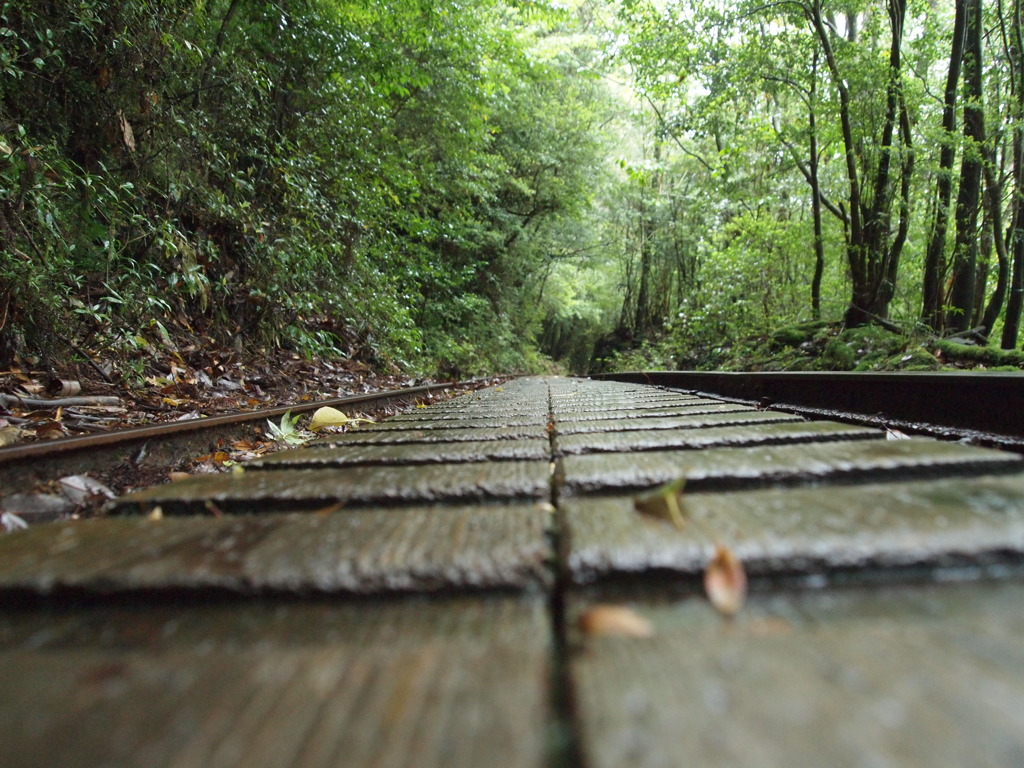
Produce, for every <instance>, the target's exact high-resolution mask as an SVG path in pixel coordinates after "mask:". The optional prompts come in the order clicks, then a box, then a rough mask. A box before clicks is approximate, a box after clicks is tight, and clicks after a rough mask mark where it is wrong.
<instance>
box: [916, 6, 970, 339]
mask: <svg viewBox="0 0 1024 768" xmlns="http://www.w3.org/2000/svg"><path fill="white" fill-rule="evenodd" d="M955 2H956V17H955V19H954V22H953V45H952V49H951V51H950V54H949V71H948V74H947V76H946V90H945V94H944V97H943V101H944V104H943V108H942V132H943V138H942V148H941V149H940V150H939V173H938V179H937V180H936V182H935V198H934V203H933V204H934V206H935V218H934V219H933V221H932V231H931V237H930V238H929V240H928V249H927V251H926V252H925V259H924V293H923V301H922V305H923V306H922V308H921V319H922V320H923V321H924V323H925V324H926V325H928V326H930V327H931V328H933V329H934V330H936V331H940V330H942V321H943V312H942V293H943V291H942V281H943V277H944V275H945V272H946V265H945V259H944V258H943V256H944V254H945V250H946V231H947V229H948V227H949V203H950V200H951V199H952V197H953V160H954V158H955V157H956V136H955V131H956V98H957V89H958V87H959V83H960V69H961V66H962V65H963V59H964V38H965V37H966V30H967V0H955Z"/></svg>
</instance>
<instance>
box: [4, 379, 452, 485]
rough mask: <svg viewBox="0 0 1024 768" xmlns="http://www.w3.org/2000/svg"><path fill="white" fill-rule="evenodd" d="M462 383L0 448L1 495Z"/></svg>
mask: <svg viewBox="0 0 1024 768" xmlns="http://www.w3.org/2000/svg"><path fill="white" fill-rule="evenodd" d="M464 384H465V383H461V384H460V383H452V382H449V383H444V384H427V385H423V386H418V387H410V388H408V389H398V390H385V391H382V392H374V393H368V394H363V395H354V396H351V397H337V398H330V399H326V400H318V401H315V402H308V403H296V404H294V405H281V406H275V407H273V408H266V409H262V410H258V411H238V412H232V413H226V414H221V415H218V416H209V417H205V418H198V419H187V420H184V421H172V422H164V423H161V424H153V425H149V426H144V427H131V428H129V429H122V430H115V431H111V432H104V433H101V434H95V435H85V436H79V437H69V438H62V439H58V440H48V441H44V442H37V443H26V444H24V445H16V446H11V447H8V448H2V449H0V493H6V492H9V491H10V490H11V486H13V485H23V484H25V483H26V482H31V481H36V482H38V481H40V480H45V479H50V478H53V477H56V476H58V475H59V474H60V473H61V472H63V471H64V470H63V469H62V465H64V464H65V463H69V462H74V463H75V464H76V465H77V467H78V469H77V471H88V470H90V469H97V468H106V467H109V466H111V465H112V464H116V463H117V462H119V461H122V460H125V459H132V460H135V461H136V462H137V463H141V461H142V460H143V458H145V457H148V458H149V459H150V460H157V461H163V462H165V463H169V462H171V461H173V460H176V459H178V458H180V457H181V455H182V451H185V450H189V449H192V448H193V446H197V445H210V446H212V445H214V444H215V443H216V441H217V440H218V439H225V438H232V437H237V436H238V435H239V434H240V433H244V432H245V431H246V430H247V429H252V428H253V427H254V426H256V425H259V424H262V423H263V422H264V421H266V420H267V419H277V418H280V417H281V416H283V415H284V414H286V413H289V412H290V413H292V414H302V413H307V412H309V411H313V410H315V409H317V408H320V407H323V406H330V407H332V408H337V409H338V410H340V411H343V412H344V411H352V410H355V409H357V408H364V409H373V408H380V407H383V406H385V405H388V404H390V403H393V402H396V401H401V400H408V399H416V398H418V397H421V396H424V395H428V394H431V393H434V392H438V391H441V390H444V389H454V388H460V387H462V386H464Z"/></svg>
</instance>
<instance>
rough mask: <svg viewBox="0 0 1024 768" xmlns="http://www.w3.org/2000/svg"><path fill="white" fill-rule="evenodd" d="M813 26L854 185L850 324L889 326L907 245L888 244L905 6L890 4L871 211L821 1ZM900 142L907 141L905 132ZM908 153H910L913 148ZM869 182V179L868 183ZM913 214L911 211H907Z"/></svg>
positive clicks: (812, 8) (814, 8) (906, 162)
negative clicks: (832, 91)
mask: <svg viewBox="0 0 1024 768" xmlns="http://www.w3.org/2000/svg"><path fill="white" fill-rule="evenodd" d="M805 10H806V14H807V18H808V21H809V22H810V23H811V26H812V27H813V28H814V31H815V34H816V35H817V37H818V42H819V43H820V45H821V49H822V52H823V53H824V56H825V63H826V64H827V65H828V69H829V73H830V75H831V77H832V81H833V84H834V85H835V88H836V91H837V92H838V94H839V118H840V124H841V126H842V135H843V146H844V149H845V153H846V176H847V181H848V183H849V205H850V228H849V230H848V236H847V245H846V253H847V261H848V263H849V267H850V279H851V283H852V290H851V297H850V305H849V307H848V309H847V311H846V317H845V321H846V324H847V325H849V326H856V325H864V324H866V323H870V322H875V321H878V320H885V319H886V317H887V315H888V312H889V302H890V301H891V300H892V295H893V290H894V285H892V284H890V280H889V279H890V276H892V277H894V276H895V274H896V270H897V268H898V264H899V249H900V248H901V247H902V241H901V240H899V239H898V238H897V240H896V241H894V243H892V244H890V243H889V241H888V237H889V228H890V226H891V222H892V199H893V185H892V173H891V170H892V161H893V153H894V151H895V149H896V148H895V142H894V136H895V134H896V129H897V121H898V118H899V119H900V120H902V118H903V115H902V114H901V113H902V112H903V110H902V107H901V104H902V98H903V97H902V87H903V85H902V74H901V65H902V60H901V49H902V44H903V25H904V18H905V16H906V0H889V2H888V12H889V24H890V28H891V31H892V38H891V44H890V48H889V75H888V82H887V84H886V113H885V122H884V124H883V126H882V135H881V139H880V141H879V143H878V152H879V160H878V165H877V167H876V168H875V170H874V179H873V180H872V181H873V189H872V197H871V198H870V205H865V204H864V200H863V197H862V190H861V179H860V174H859V172H858V169H857V162H858V158H859V157H860V156H861V154H862V152H861V151H860V145H859V143H858V142H857V141H856V140H855V137H854V133H853V124H852V117H851V97H850V92H849V88H848V86H847V84H846V80H845V79H844V78H843V76H842V73H841V71H840V70H839V65H838V62H837V60H836V56H835V52H834V50H833V49H832V44H831V40H830V37H829V29H828V26H827V25H826V24H825V22H824V20H823V18H822V12H821V0H813V1H812V2H811V3H810V4H809V5H807V6H805ZM899 132H900V135H901V139H902V136H903V130H902V127H901V129H900V131H899ZM908 149H909V148H908ZM911 167H912V159H911V158H910V157H907V156H904V158H903V163H902V169H903V173H904V174H906V172H907V170H908V169H909V168H911ZM866 181H867V179H865V182H866ZM904 212H905V213H907V212H909V208H907V209H906V211H904Z"/></svg>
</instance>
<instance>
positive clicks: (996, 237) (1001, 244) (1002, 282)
mask: <svg viewBox="0 0 1024 768" xmlns="http://www.w3.org/2000/svg"><path fill="white" fill-rule="evenodd" d="M985 155H986V159H985V198H986V202H987V203H988V215H989V220H990V221H991V222H992V243H993V245H994V246H995V250H996V259H997V262H998V267H997V270H998V271H997V273H996V287H995V290H994V291H993V292H992V296H991V298H990V299H989V301H988V304H987V305H986V306H985V312H984V314H983V315H982V317H981V320H980V322H979V325H980V326H981V327H982V328H984V329H985V333H986V334H989V333H991V332H992V327H993V326H994V325H995V323H996V318H998V317H999V313H1000V312H1002V310H1003V303H1004V302H1005V301H1006V289H1007V284H1008V282H1009V278H1010V258H1009V255H1008V254H1007V253H1006V240H1005V239H1003V185H1002V184H1001V183H1000V181H999V179H998V176H997V171H996V167H995V153H994V152H993V151H992V148H991V147H988V148H987V149H986V152H985Z"/></svg>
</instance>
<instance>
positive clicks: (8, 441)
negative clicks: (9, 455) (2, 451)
mask: <svg viewBox="0 0 1024 768" xmlns="http://www.w3.org/2000/svg"><path fill="white" fill-rule="evenodd" d="M28 434H29V433H28V432H26V431H25V430H24V429H18V428H17V427H0V448H3V447H5V446H8V445H14V444H15V443H17V442H19V441H21V440H24V439H25V437H26V436H27V435H28Z"/></svg>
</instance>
